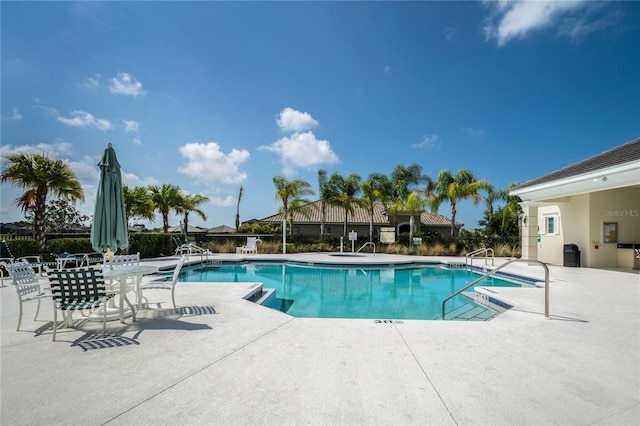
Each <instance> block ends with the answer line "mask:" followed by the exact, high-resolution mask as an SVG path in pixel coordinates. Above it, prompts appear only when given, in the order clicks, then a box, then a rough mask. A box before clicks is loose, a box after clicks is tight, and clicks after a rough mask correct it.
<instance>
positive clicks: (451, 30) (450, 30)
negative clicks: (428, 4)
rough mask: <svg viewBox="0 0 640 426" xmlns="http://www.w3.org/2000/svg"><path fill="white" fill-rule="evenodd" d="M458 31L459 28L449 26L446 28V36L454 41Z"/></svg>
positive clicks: (449, 40)
mask: <svg viewBox="0 0 640 426" xmlns="http://www.w3.org/2000/svg"><path fill="white" fill-rule="evenodd" d="M457 31H458V29H457V28H456V27H447V28H445V29H444V37H445V38H446V39H447V41H448V42H449V43H451V42H452V41H453V39H454V38H455V36H456V32H457Z"/></svg>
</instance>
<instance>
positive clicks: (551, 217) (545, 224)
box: [541, 214, 560, 235]
mask: <svg viewBox="0 0 640 426" xmlns="http://www.w3.org/2000/svg"><path fill="white" fill-rule="evenodd" d="M551 221H553V232H549V223H550V222H551ZM559 225H560V220H559V215H557V214H546V215H544V216H543V217H542V226H541V228H542V235H559V234H560V226H559Z"/></svg>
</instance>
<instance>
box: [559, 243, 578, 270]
mask: <svg viewBox="0 0 640 426" xmlns="http://www.w3.org/2000/svg"><path fill="white" fill-rule="evenodd" d="M562 265H563V266H571V267H579V266H580V250H578V245H577V244H565V245H564V262H563V264H562Z"/></svg>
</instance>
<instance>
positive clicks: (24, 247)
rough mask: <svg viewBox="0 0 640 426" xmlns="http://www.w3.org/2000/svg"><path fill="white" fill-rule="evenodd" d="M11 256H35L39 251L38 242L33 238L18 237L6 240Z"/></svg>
mask: <svg viewBox="0 0 640 426" xmlns="http://www.w3.org/2000/svg"><path fill="white" fill-rule="evenodd" d="M6 244H7V246H8V247H9V250H10V251H11V255H12V256H13V257H22V256H37V255H38V254H39V253H40V248H39V247H38V243H37V241H36V240H33V239H19V240H17V239H16V240H7V241H6Z"/></svg>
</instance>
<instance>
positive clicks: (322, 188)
mask: <svg viewBox="0 0 640 426" xmlns="http://www.w3.org/2000/svg"><path fill="white" fill-rule="evenodd" d="M318 192H319V193H320V242H323V241H324V224H325V222H326V220H327V206H326V203H327V198H329V194H328V193H327V171H326V170H322V169H320V170H318Z"/></svg>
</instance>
